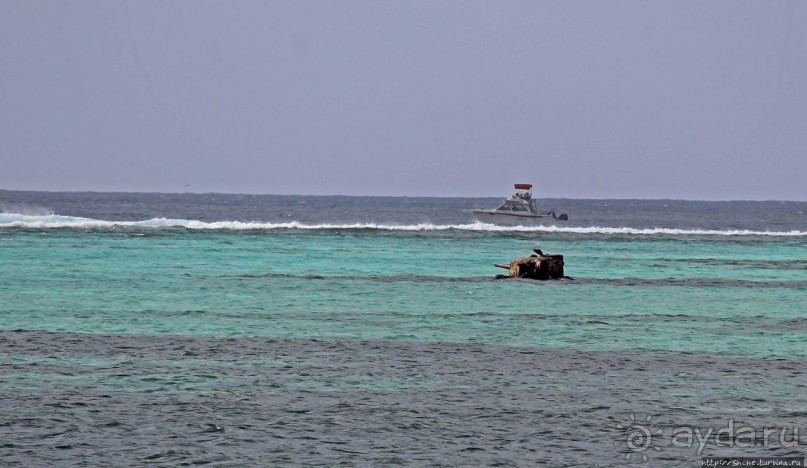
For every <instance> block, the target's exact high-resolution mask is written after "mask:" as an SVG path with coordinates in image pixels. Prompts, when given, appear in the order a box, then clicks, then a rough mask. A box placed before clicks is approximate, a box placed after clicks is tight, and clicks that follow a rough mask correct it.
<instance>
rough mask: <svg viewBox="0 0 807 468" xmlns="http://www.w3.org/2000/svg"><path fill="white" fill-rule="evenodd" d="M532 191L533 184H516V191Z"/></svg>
mask: <svg viewBox="0 0 807 468" xmlns="http://www.w3.org/2000/svg"><path fill="white" fill-rule="evenodd" d="M530 189H532V184H516V190H530Z"/></svg>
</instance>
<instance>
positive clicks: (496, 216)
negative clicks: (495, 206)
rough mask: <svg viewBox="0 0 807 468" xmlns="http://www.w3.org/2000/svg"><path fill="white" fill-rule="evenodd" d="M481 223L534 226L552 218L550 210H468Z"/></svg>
mask: <svg viewBox="0 0 807 468" xmlns="http://www.w3.org/2000/svg"><path fill="white" fill-rule="evenodd" d="M468 211H469V212H470V213H473V215H474V216H475V217H476V219H477V220H479V221H480V222H483V223H490V224H498V225H501V226H535V225H539V224H544V223H545V222H547V221H552V220H554V219H555V218H554V216H553V215H554V213H553V212H551V211H546V212H540V213H535V214H533V213H524V214H519V213H501V212H497V211H496V210H468Z"/></svg>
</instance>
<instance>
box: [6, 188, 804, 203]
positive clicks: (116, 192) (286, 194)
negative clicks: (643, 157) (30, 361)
mask: <svg viewBox="0 0 807 468" xmlns="http://www.w3.org/2000/svg"><path fill="white" fill-rule="evenodd" d="M0 192H34V193H72V194H80V193H114V194H142V195H251V196H279V197H355V198H359V197H363V198H458V199H467V198H503V197H502V195H475V196H446V195H345V194H320V195H317V194H302V193H248V192H215V191H213V192H160V191H149V192H145V191H144V192H139V191H128V190H120V191H117V190H115V191H108V190H23V189H3V188H0ZM533 198H538V199H546V200H623V201H626V200H644V201H705V202H794V203H805V202H807V200H785V199H775V198H766V199H750V198H736V199H699V198H637V197H611V198H576V197H533Z"/></svg>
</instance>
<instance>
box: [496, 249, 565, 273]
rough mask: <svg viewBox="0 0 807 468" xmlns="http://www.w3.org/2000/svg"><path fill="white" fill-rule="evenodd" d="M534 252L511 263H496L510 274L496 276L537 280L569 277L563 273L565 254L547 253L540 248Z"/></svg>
mask: <svg viewBox="0 0 807 468" xmlns="http://www.w3.org/2000/svg"><path fill="white" fill-rule="evenodd" d="M532 250H533V252H535V253H534V254H532V255H530V256H529V257H518V258H514V259H513V260H510V263H509V264H507V263H494V265H495V266H497V267H499V268H505V269H507V271H508V274H507V275H506V276H505V275H496V278H528V279H536V280H549V279H561V278H568V277H566V276H564V275H563V255H545V254H544V253H543V252H541V250H540V249H532Z"/></svg>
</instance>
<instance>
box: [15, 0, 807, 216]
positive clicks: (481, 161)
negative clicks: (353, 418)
mask: <svg viewBox="0 0 807 468" xmlns="http://www.w3.org/2000/svg"><path fill="white" fill-rule="evenodd" d="M0 61H1V62H0V63H1V64H2V65H0V188H5V189H28V190H97V191H164V192H182V191H193V192H208V191H214V192H236V193H286V194H295V193H296V194H346V195H412V196H428V195H436V196H488V195H490V196H499V195H506V194H507V193H508V192H509V191H510V189H511V184H512V183H513V182H533V183H535V184H536V185H537V195H538V196H540V197H571V198H685V199H723V200H726V199H784V200H807V182H806V179H807V1H801V0H791V1H787V0H781V1H768V0H765V1H735V0H731V1H679V0H676V1H653V2H650V1H601V0H597V1H539V0H531V1H523V2H521V1H484V2H477V1H425V0H423V1H413V0H406V1H369V0H368V1H346V0H339V1H313V0H311V1H254V2H253V1H199V0H194V1H125V2H123V1H73V2H61V1H56V0H53V1H12V0H2V1H0Z"/></svg>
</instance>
